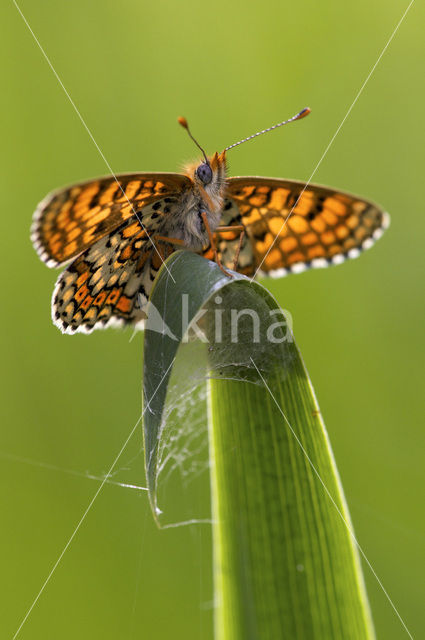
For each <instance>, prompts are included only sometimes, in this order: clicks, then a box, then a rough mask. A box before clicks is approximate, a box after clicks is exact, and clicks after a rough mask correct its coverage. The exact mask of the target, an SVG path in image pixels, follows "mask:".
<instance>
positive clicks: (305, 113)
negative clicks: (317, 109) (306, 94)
mask: <svg viewBox="0 0 425 640" xmlns="http://www.w3.org/2000/svg"><path fill="white" fill-rule="evenodd" d="M309 113H311V109H310V107H305V108H304V109H302V110H301V111H300V112H299V114H298V116H297V120H301V118H305V117H306V116H308V114H309Z"/></svg>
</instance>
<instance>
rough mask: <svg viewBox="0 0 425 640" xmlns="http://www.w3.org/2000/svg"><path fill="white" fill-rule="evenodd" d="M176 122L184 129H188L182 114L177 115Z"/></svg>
mask: <svg viewBox="0 0 425 640" xmlns="http://www.w3.org/2000/svg"><path fill="white" fill-rule="evenodd" d="M177 122H178V123H179V124H180V125H181V126H182V127H184V128H185V129H189V125H188V124H187V120H186V118H183V116H179V117H178V118H177Z"/></svg>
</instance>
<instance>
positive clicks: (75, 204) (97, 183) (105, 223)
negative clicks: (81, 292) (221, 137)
mask: <svg viewBox="0 0 425 640" xmlns="http://www.w3.org/2000/svg"><path fill="white" fill-rule="evenodd" d="M190 184H191V182H190V179H189V178H187V177H186V176H184V175H182V174H178V173H127V174H121V175H118V176H116V179H115V178H114V176H107V177H105V178H97V179H95V180H90V181H88V182H83V183H80V184H76V185H73V186H70V187H66V188H64V189H59V190H57V191H54V192H52V193H50V194H49V195H48V196H47V197H46V198H45V199H44V200H43V201H42V202H40V204H39V205H38V207H37V209H36V211H35V213H34V218H33V224H32V227H31V240H32V242H33V244H34V247H35V249H36V251H37V253H38V255H39V256H40V258H41V259H42V260H43V261H44V262H46V264H47V265H48V266H49V267H58V266H60V265H61V264H63V263H65V262H68V261H69V260H71V259H72V258H74V257H75V256H77V255H78V254H80V253H81V252H82V251H84V250H85V249H86V248H87V247H89V246H91V245H93V244H95V243H96V242H97V241H98V240H99V239H100V238H102V237H104V236H106V235H107V234H109V233H111V232H112V231H113V230H114V229H116V228H117V227H119V226H120V225H121V224H122V223H123V222H125V221H126V220H128V219H129V218H131V217H132V216H135V217H137V215H138V213H139V211H141V210H142V209H143V207H145V206H146V205H147V204H149V203H151V202H154V201H155V200H158V199H160V198H164V196H168V195H170V196H173V195H176V192H178V193H181V192H182V191H183V190H184V189H186V188H187V187H189V186H190Z"/></svg>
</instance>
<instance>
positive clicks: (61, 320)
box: [52, 197, 177, 334]
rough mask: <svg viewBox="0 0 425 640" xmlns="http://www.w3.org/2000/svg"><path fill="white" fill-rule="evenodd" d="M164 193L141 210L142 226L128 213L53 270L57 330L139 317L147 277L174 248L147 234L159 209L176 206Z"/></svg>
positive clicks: (147, 291) (136, 320) (155, 223)
mask: <svg viewBox="0 0 425 640" xmlns="http://www.w3.org/2000/svg"><path fill="white" fill-rule="evenodd" d="M170 200H171V198H169V197H166V198H163V199H160V200H156V201H155V202H154V203H151V204H150V205H147V206H145V207H144V208H143V209H142V210H141V219H142V222H143V227H144V228H142V227H141V225H140V222H139V221H138V220H137V219H135V218H130V219H128V220H127V221H125V222H124V223H122V224H121V225H120V226H119V227H118V228H117V229H115V230H114V231H112V232H110V233H109V234H108V235H107V236H104V237H103V238H100V239H99V240H97V242H95V243H94V244H93V245H92V246H90V247H88V248H87V249H86V250H85V251H84V252H83V253H81V254H80V255H79V256H78V257H77V258H75V260H74V261H73V262H72V263H71V264H70V265H69V266H68V268H67V269H65V271H63V273H61V275H60V276H59V278H58V280H57V282H56V287H55V290H54V292H53V298H52V319H53V322H54V324H55V325H56V326H57V327H58V328H59V329H60V330H61V331H62V332H63V333H70V334H72V333H76V332H83V333H90V332H91V331H92V330H93V329H101V328H105V327H109V326H122V325H125V324H132V325H136V324H138V323H139V322H140V321H142V320H143V319H144V318H145V317H146V314H145V308H146V304H147V300H148V297H149V294H150V291H151V288H152V283H153V281H154V279H155V276H156V274H157V272H158V270H159V268H160V266H161V264H162V261H163V260H164V259H165V258H166V257H167V256H168V255H169V254H171V253H172V252H173V251H174V247H173V246H172V245H169V244H162V243H156V245H155V249H154V248H153V246H152V243H151V242H150V240H149V239H148V234H149V236H151V237H152V236H154V235H155V233H156V232H157V231H158V229H159V227H160V225H161V223H162V221H163V216H164V215H167V213H164V210H166V211H167V212H169V215H172V214H173V207H174V206H177V205H176V203H175V202H174V204H173V203H172V202H171V203H170Z"/></svg>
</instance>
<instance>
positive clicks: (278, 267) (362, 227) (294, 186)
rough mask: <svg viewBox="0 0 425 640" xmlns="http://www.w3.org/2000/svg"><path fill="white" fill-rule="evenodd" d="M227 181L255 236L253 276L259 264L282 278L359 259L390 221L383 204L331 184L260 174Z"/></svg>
mask: <svg viewBox="0 0 425 640" xmlns="http://www.w3.org/2000/svg"><path fill="white" fill-rule="evenodd" d="M227 184H228V188H227V196H228V198H229V199H230V200H231V201H233V203H234V204H235V205H236V206H237V208H238V210H239V213H240V222H239V223H238V224H242V225H243V226H244V227H245V229H246V233H247V235H248V237H249V238H250V240H251V247H252V252H253V261H252V269H251V275H252V274H254V273H255V272H256V270H257V269H258V268H259V267H260V269H261V271H262V272H265V273H267V274H269V275H272V276H273V275H276V276H279V275H286V273H289V272H299V271H302V270H303V269H305V268H308V267H325V266H328V265H329V264H338V263H339V262H342V261H343V260H345V259H346V258H354V257H356V256H357V255H359V253H360V252H361V251H362V250H363V249H367V248H369V247H370V246H371V245H372V244H373V243H374V241H375V240H376V239H377V238H378V237H380V235H382V232H383V230H384V229H385V228H386V226H388V223H389V217H388V214H386V213H385V212H384V211H383V210H382V209H381V208H380V207H379V206H378V205H376V204H374V203H372V202H369V201H367V200H364V199H362V198H358V197H356V196H354V195H351V194H347V193H344V192H340V191H337V190H333V189H330V188H328V187H321V186H318V185H312V184H309V185H306V184H305V183H303V182H297V181H294V180H279V179H274V178H257V177H252V178H249V177H241V178H229V179H228V181H227ZM247 275H250V274H249V273H247Z"/></svg>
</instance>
